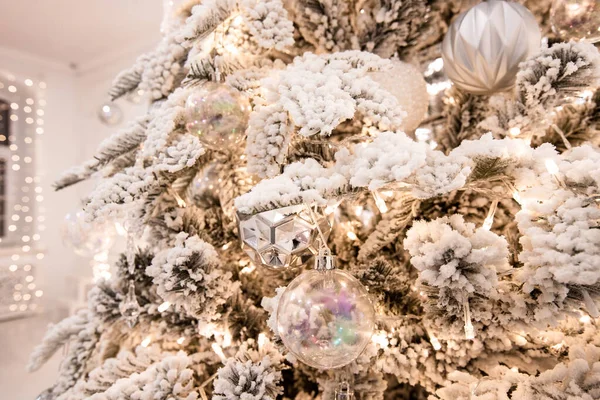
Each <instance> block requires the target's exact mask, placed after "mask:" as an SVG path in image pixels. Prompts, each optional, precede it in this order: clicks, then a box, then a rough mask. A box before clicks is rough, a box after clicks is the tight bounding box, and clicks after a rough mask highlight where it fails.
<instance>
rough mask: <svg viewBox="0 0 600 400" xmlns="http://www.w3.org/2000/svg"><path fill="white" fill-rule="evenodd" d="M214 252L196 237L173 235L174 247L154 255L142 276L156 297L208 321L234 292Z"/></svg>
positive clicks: (217, 316)
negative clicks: (148, 278) (154, 289)
mask: <svg viewBox="0 0 600 400" xmlns="http://www.w3.org/2000/svg"><path fill="white" fill-rule="evenodd" d="M220 264H221V263H220V262H219V258H218V255H217V252H216V251H215V250H214V248H213V247H212V246H211V245H209V244H208V243H205V242H203V241H202V240H200V238H198V237H197V236H192V237H188V234H187V233H185V232H182V233H180V234H179V235H177V239H176V242H175V244H174V246H173V247H172V248H170V249H167V250H164V251H163V252H161V253H159V254H157V255H156V257H155V258H154V260H153V261H152V265H151V266H149V267H148V268H147V269H146V273H147V274H148V275H149V276H151V277H153V278H154V284H155V285H157V292H158V295H159V296H160V297H161V298H162V299H163V300H164V301H168V302H170V303H171V304H173V305H175V307H181V308H183V309H184V310H185V311H186V312H187V313H188V314H189V315H190V316H192V317H194V318H197V319H201V320H202V321H211V320H214V319H217V318H219V317H220V312H219V309H220V307H221V306H222V305H224V304H225V303H226V302H227V299H228V298H229V297H230V296H231V295H232V294H233V292H234V291H235V290H236V289H237V285H236V284H234V283H233V282H232V280H231V273H230V272H225V271H223V270H222V269H221V265H220Z"/></svg>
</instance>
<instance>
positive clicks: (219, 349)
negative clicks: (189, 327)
mask: <svg viewBox="0 0 600 400" xmlns="http://www.w3.org/2000/svg"><path fill="white" fill-rule="evenodd" d="M211 347H212V349H213V351H214V352H215V354H216V355H217V356H219V358H220V359H221V361H223V362H226V361H227V357H225V353H223V348H222V347H221V346H219V345H218V344H217V343H213V344H212V345H211Z"/></svg>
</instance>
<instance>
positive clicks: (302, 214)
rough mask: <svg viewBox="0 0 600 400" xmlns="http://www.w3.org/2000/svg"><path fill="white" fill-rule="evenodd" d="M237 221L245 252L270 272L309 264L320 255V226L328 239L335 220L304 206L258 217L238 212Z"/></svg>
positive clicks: (262, 213) (264, 213)
mask: <svg viewBox="0 0 600 400" xmlns="http://www.w3.org/2000/svg"><path fill="white" fill-rule="evenodd" d="M313 215H314V217H316V221H314V220H313ZM237 219H238V234H239V237H240V241H241V246H242V250H244V251H245V252H246V254H247V255H248V256H249V257H250V259H251V260H252V262H253V263H254V264H255V265H259V266H262V267H265V268H267V269H270V270H282V269H287V268H295V267H299V266H302V265H304V264H306V263H308V262H309V261H310V260H311V259H312V258H313V256H314V255H315V254H317V253H318V248H319V231H318V229H317V225H318V226H319V228H320V230H321V232H322V233H323V236H324V237H325V238H326V239H327V237H328V236H329V233H330V232H331V218H330V217H329V216H326V215H325V214H324V213H322V212H321V210H319V209H317V210H315V211H313V213H310V211H309V210H308V208H307V207H306V206H305V205H303V204H300V205H295V206H288V207H282V208H276V209H273V210H269V211H263V212H260V213H256V214H242V213H239V212H238V213H237Z"/></svg>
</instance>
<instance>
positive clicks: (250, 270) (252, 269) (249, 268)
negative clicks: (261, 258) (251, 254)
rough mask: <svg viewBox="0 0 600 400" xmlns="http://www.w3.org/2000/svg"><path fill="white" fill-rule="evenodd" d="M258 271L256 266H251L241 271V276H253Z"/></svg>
mask: <svg viewBox="0 0 600 400" xmlns="http://www.w3.org/2000/svg"><path fill="white" fill-rule="evenodd" d="M255 269H256V265H254V264H250V265H247V266H245V267H244V268H242V269H241V270H240V274H251V273H252V272H254V270H255Z"/></svg>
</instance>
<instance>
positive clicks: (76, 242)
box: [60, 210, 117, 257]
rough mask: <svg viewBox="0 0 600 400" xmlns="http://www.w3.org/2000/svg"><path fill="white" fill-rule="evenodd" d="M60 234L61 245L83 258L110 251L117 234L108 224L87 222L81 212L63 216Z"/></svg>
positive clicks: (113, 226)
mask: <svg viewBox="0 0 600 400" xmlns="http://www.w3.org/2000/svg"><path fill="white" fill-rule="evenodd" d="M60 232H61V237H62V241H63V243H64V244H65V245H66V246H67V247H69V248H71V249H72V250H73V251H74V252H75V253H76V254H78V255H80V256H83V257H91V256H94V255H96V254H99V253H102V252H104V251H107V250H108V249H110V247H111V246H112V245H113V243H114V238H115V235H116V233H117V232H116V228H115V225H114V224H112V223H110V222H106V223H90V222H87V221H86V220H85V214H84V212H83V211H81V210H80V211H77V212H73V213H68V214H67V215H65V219H64V221H63V223H62V227H61V231H60Z"/></svg>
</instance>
